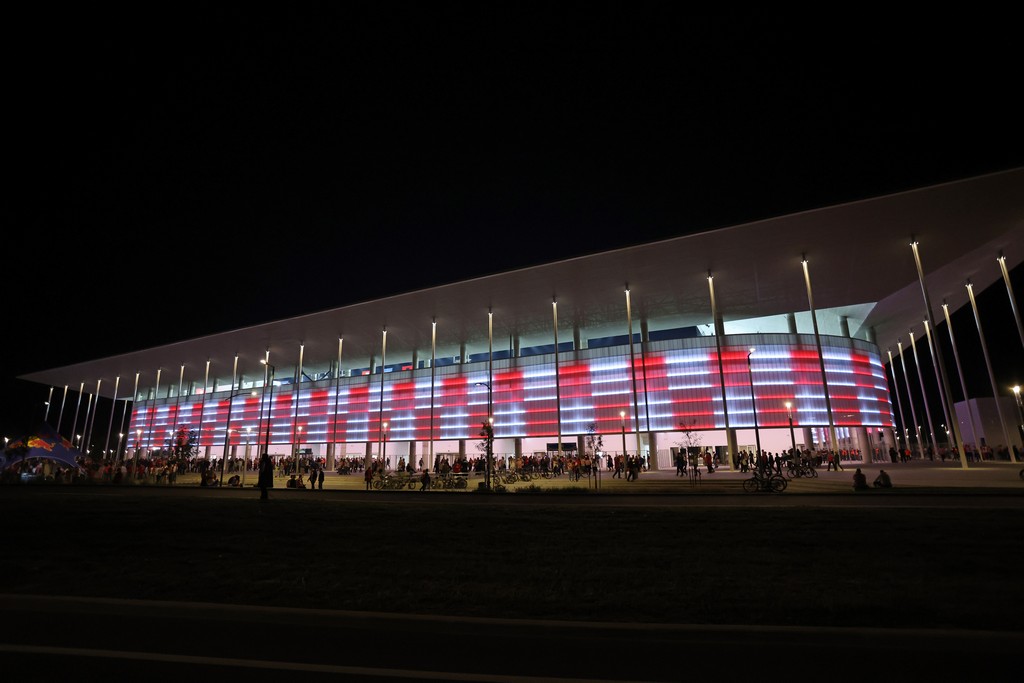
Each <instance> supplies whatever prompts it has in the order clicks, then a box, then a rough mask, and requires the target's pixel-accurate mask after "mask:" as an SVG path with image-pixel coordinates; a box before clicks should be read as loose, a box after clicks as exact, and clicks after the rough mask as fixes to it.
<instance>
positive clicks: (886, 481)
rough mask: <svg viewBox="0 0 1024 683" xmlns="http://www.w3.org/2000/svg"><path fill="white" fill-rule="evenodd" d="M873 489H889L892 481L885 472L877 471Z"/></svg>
mask: <svg viewBox="0 0 1024 683" xmlns="http://www.w3.org/2000/svg"><path fill="white" fill-rule="evenodd" d="M875 488H876V489H891V488H892V479H890V478H889V473H888V472H886V471H885V470H878V476H877V477H875Z"/></svg>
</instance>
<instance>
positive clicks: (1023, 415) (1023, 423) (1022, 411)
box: [1013, 384, 1024, 442]
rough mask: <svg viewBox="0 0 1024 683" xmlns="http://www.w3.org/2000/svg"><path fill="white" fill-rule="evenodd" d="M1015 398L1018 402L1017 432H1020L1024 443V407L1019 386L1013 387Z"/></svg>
mask: <svg viewBox="0 0 1024 683" xmlns="http://www.w3.org/2000/svg"><path fill="white" fill-rule="evenodd" d="M1013 398H1014V400H1016V401H1017V431H1018V432H1020V437H1021V441H1022V442H1024V405H1022V404H1021V398H1020V385H1019V384H1015V385H1014V386H1013Z"/></svg>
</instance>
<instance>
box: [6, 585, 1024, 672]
mask: <svg viewBox="0 0 1024 683" xmlns="http://www.w3.org/2000/svg"><path fill="white" fill-rule="evenodd" d="M0 613H2V614H3V623H4V625H5V628H4V630H5V634H4V636H3V642H2V643H0V662H2V666H3V669H4V670H5V671H6V672H12V671H23V672H28V671H31V672H32V673H33V674H34V678H35V680H61V679H63V678H64V677H67V676H74V677H75V678H76V679H79V680H81V679H83V678H84V679H85V680H105V681H111V680H114V681H116V680H129V679H131V680H134V681H137V680H144V681H147V682H153V681H165V680H166V681H172V680H173V681H177V682H179V683H180V681H181V680H187V678H189V677H192V678H196V679H198V680H218V681H236V680H237V681H242V680H245V681H253V680H256V681H264V680H266V681H279V680H282V677H284V676H287V677H288V679H289V680H290V679H296V678H302V679H303V680H312V679H317V680H346V681H348V680H352V681H354V680H374V681H381V680H383V681H390V680H394V681H399V680H406V681H407V680H409V679H419V680H435V681H495V682H511V681H527V682H533V681H537V682H540V681H568V680H573V681H681V680H684V679H690V678H692V677H694V676H697V675H702V676H715V677H716V678H724V679H725V680H740V679H743V678H748V677H756V678H759V679H767V680H776V679H780V678H785V679H787V680H812V679H814V680H819V679H826V680H830V681H863V680H865V679H866V678H868V679H870V678H872V677H878V676H881V678H882V680H887V676H886V672H887V671H889V672H891V671H893V670H904V669H905V670H906V671H907V672H909V673H911V677H910V678H908V679H907V680H929V681H946V680H966V677H967V676H971V678H977V677H978V676H980V677H981V678H983V679H984V680H986V681H1016V680H1019V678H1018V677H1017V676H1016V674H1017V673H1019V672H1018V671H1017V670H1016V664H1017V663H1018V661H1019V653H1020V652H1021V651H1024V634H1017V633H998V632H984V631H970V632H967V631H942V630H890V629H884V628H876V629H841V628H813V629H808V628H786V627H750V626H742V627H730V626H688V625H655V624H608V623H594V622H566V621H529V620H504V619H480V618H437V617H428V616H417V615H389V614H370V613H354V612H340V611H332V610H307V609H284V608H264V607H246V606H228V605H209V604H196V603H177V602H153V601H135V600H111V599H91V598H90V599H85V598H82V599H76V598H62V597H55V598H51V597H35V596H16V595H0ZM958 677H962V678H958ZM13 680H18V679H13Z"/></svg>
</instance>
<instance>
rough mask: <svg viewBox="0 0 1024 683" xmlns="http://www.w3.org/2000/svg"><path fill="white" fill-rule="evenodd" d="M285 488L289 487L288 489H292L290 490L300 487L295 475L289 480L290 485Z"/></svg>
mask: <svg viewBox="0 0 1024 683" xmlns="http://www.w3.org/2000/svg"><path fill="white" fill-rule="evenodd" d="M285 486H287V487H288V488H290V489H295V488H298V487H299V482H298V480H297V479H296V478H295V475H294V474H293V475H292V476H291V477H289V478H288V483H287V484H285Z"/></svg>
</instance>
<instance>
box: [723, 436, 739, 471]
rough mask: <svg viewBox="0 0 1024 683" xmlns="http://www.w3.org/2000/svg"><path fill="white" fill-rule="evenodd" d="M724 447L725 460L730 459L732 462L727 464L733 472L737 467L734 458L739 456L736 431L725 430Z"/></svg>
mask: <svg viewBox="0 0 1024 683" xmlns="http://www.w3.org/2000/svg"><path fill="white" fill-rule="evenodd" d="M725 447H726V458H731V459H732V462H730V463H729V466H730V467H732V468H733V469H734V470H736V469H738V468H739V465H738V463H737V462H736V458H737V457H738V455H739V448H738V447H737V445H736V430H735V429H726V430H725Z"/></svg>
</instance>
